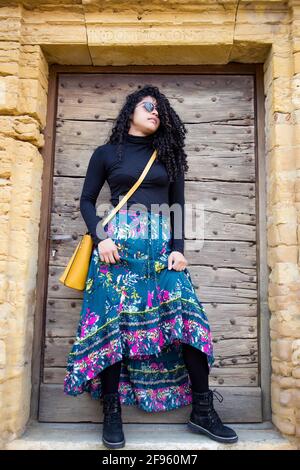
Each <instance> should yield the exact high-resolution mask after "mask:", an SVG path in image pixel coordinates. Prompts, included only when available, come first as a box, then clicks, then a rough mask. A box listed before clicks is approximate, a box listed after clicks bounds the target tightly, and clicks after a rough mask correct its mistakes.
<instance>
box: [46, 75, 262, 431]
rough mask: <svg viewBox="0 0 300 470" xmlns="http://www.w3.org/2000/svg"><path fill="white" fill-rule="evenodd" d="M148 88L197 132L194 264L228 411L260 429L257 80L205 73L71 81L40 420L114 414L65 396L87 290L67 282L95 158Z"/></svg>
mask: <svg viewBox="0 0 300 470" xmlns="http://www.w3.org/2000/svg"><path fill="white" fill-rule="evenodd" d="M146 83H151V84H153V85H157V86H158V87H159V88H160V89H161V90H162V92H163V93H165V94H166V96H167V97H168V99H169V100H170V103H171V105H172V106H173V107H174V108H175V110H176V111H177V112H178V114H179V115H180V116H181V118H182V120H183V121H184V123H185V124H186V126H187V128H188V134H187V138H186V152H187V155H188V163H189V167H190V168H189V172H188V173H187V174H186V202H194V203H196V202H198V203H199V202H202V203H203V204H204V209H205V212H204V214H205V216H204V217H205V243H204V246H203V248H202V249H201V250H200V251H199V250H198V251H190V250H189V247H190V246H193V245H192V240H189V239H188V236H187V238H186V241H185V243H186V248H187V249H186V257H187V259H188V262H189V270H190V273H191V275H192V279H193V283H194V285H195V287H196V290H197V294H198V295H199V298H200V299H201V301H202V302H203V304H204V306H205V308H206V311H207V314H208V317H209V320H210V324H211V328H212V333H213V337H214V346H215V356H216V361H215V365H214V367H213V369H212V370H211V373H210V388H216V389H217V390H219V391H220V393H222V395H223V396H224V401H223V403H222V404H221V405H219V404H218V401H216V404H215V405H216V409H217V410H218V411H219V412H220V415H221V417H222V418H223V419H224V420H225V421H226V422H257V421H260V420H261V418H262V414H261V409H262V403H261V400H262V398H261V395H262V393H261V387H260V376H259V370H260V364H259V362H258V357H259V354H258V351H259V346H260V345H259V339H258V320H259V308H258V303H257V299H258V285H257V226H256V224H257V214H256V194H257V187H256V172H257V169H256V158H255V146H256V141H255V139H256V137H255V123H256V116H255V93H254V76H253V75H251V74H249V75H237V74H223V75H222V74H217V75H215V74H200V73H199V74H197V75H195V74H194V75H191V74H184V73H177V74H174V75H169V74H168V75H167V74H163V73H153V74H151V73H150V74H149V73H147V74H135V75H133V74H131V73H115V74H113V73H105V74H102V73H86V74H85V73H70V74H69V73H61V74H59V79H58V94H57V97H56V99H57V112H56V135H55V151H54V170H53V197H52V201H51V202H50V203H51V225H50V227H49V237H50V239H51V241H50V250H49V253H47V257H48V261H49V270H48V290H47V298H46V300H45V306H46V308H45V312H44V315H45V331H44V345H43V353H44V354H43V360H42V374H41V377H42V380H41V383H40V403H39V420H41V421H56V422H82V421H96V422H98V421H101V419H102V415H101V411H100V410H101V406H100V404H99V403H98V402H96V401H94V400H92V399H91V398H90V396H89V395H88V394H87V393H84V394H83V395H80V396H78V397H70V396H66V395H64V394H63V379H64V375H65V368H66V358H67V354H68V352H69V350H70V347H71V344H72V342H73V341H74V336H75V331H76V328H77V322H78V319H79V313H80V308H81V301H82V294H81V293H79V292H78V293H77V292H76V291H73V290H72V289H68V288H64V287H63V286H62V284H60V283H59V281H58V278H59V276H60V275H61V273H62V271H63V269H64V267H65V266H66V264H67V262H68V260H69V258H70V256H71V254H72V253H73V251H74V248H75V246H76V244H77V242H78V240H79V237H80V236H81V235H82V234H83V233H85V230H86V227H85V224H84V221H83V219H82V217H81V214H80V211H79V197H80V193H81V189H82V185H83V180H84V176H85V172H86V168H87V164H88V161H89V158H90V156H91V154H92V152H93V150H94V149H95V148H96V147H97V146H99V145H102V144H103V143H104V141H105V140H106V138H107V135H108V132H109V130H110V129H111V126H112V122H113V120H114V119H115V117H116V116H117V113H118V110H119V109H120V107H121V105H122V103H123V100H124V98H125V96H126V95H127V94H128V93H131V92H132V91H133V90H135V89H136V88H137V87H138V85H144V84H146ZM109 196H110V195H109V187H108V185H107V182H106V183H105V185H104V187H103V189H102V191H101V193H100V195H99V198H98V203H99V202H100V201H101V202H109ZM99 214H100V215H102V214H101V213H99ZM190 408H191V407H190V406H188V407H184V408H181V409H178V410H173V411H171V412H161V413H152V414H149V413H146V412H144V411H142V410H140V409H137V408H136V407H125V406H124V407H123V419H124V422H185V421H186V419H187V417H188V415H189V413H190Z"/></svg>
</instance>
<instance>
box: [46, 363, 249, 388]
mask: <svg viewBox="0 0 300 470" xmlns="http://www.w3.org/2000/svg"><path fill="white" fill-rule="evenodd" d="M65 375H66V369H65V367H46V368H45V369H44V380H43V381H44V383H49V384H50V383H51V384H62V383H63V381H64V378H65ZM218 385H222V386H226V387H247V386H249V387H256V386H257V385H258V366H257V364H254V367H253V364H249V366H248V365H247V367H245V364H244V365H243V367H220V368H217V367H213V368H212V370H211V371H210V374H209V386H210V388H211V387H215V386H218Z"/></svg>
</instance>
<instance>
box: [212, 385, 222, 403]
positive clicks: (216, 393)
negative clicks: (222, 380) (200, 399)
mask: <svg viewBox="0 0 300 470" xmlns="http://www.w3.org/2000/svg"><path fill="white" fill-rule="evenodd" d="M212 393H213V395H215V397H216V399H217V400H218V401H219V402H220V403H222V401H223V400H224V398H223V395H221V393H220V392H218V390H216V389H215V388H214V390H213V391H212ZM218 395H220V397H221V400H220V399H219V397H218Z"/></svg>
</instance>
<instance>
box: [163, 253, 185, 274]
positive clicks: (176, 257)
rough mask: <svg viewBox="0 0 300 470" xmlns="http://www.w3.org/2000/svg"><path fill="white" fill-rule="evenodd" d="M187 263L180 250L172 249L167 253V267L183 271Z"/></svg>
mask: <svg viewBox="0 0 300 470" xmlns="http://www.w3.org/2000/svg"><path fill="white" fill-rule="evenodd" d="M172 263H173V264H172ZM187 264H188V262H187V259H186V258H185V256H184V255H183V254H182V253H181V252H180V251H172V252H171V253H170V254H169V257H168V269H175V271H183V270H184V269H185V267H186V266H187Z"/></svg>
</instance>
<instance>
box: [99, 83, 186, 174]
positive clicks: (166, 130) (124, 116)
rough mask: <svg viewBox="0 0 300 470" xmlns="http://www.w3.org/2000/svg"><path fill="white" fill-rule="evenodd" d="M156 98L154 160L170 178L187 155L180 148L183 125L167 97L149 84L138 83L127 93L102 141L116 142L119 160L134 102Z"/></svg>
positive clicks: (182, 168) (180, 170)
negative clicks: (156, 123)
mask: <svg viewBox="0 0 300 470" xmlns="http://www.w3.org/2000/svg"><path fill="white" fill-rule="evenodd" d="M145 96H152V97H153V98H155V99H156V102H157V110H158V114H159V118H160V125H159V127H158V129H157V130H156V131H155V133H154V136H153V148H155V149H157V160H160V161H161V162H162V163H164V164H165V166H166V170H167V173H168V176H169V179H170V181H174V180H175V179H176V178H177V176H178V175H179V174H181V173H184V171H187V170H188V168H189V166H188V164H187V155H186V153H185V151H184V145H185V143H184V139H185V134H186V133H187V129H186V127H185V125H184V123H183V122H182V121H181V119H180V117H179V116H178V114H177V113H176V111H175V110H174V109H173V108H172V107H171V105H170V103H169V100H168V98H167V97H166V96H165V95H164V94H163V93H161V92H160V91H159V89H158V87H156V86H152V85H145V86H143V88H141V85H140V86H139V87H138V89H137V90H136V91H134V92H133V93H131V94H129V95H127V97H126V101H125V104H124V105H123V107H122V108H121V110H120V112H119V115H118V116H117V118H116V120H115V123H114V126H113V128H112V130H111V134H110V136H109V137H108V140H107V142H106V143H108V144H117V156H118V158H119V160H121V158H122V154H123V145H122V144H123V142H124V138H125V136H126V135H127V134H128V130H129V128H130V119H129V117H130V115H131V114H132V113H133V112H134V109H135V106H136V105H137V104H138V103H139V102H140V101H141V100H142V99H143V98H144V97H145Z"/></svg>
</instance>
